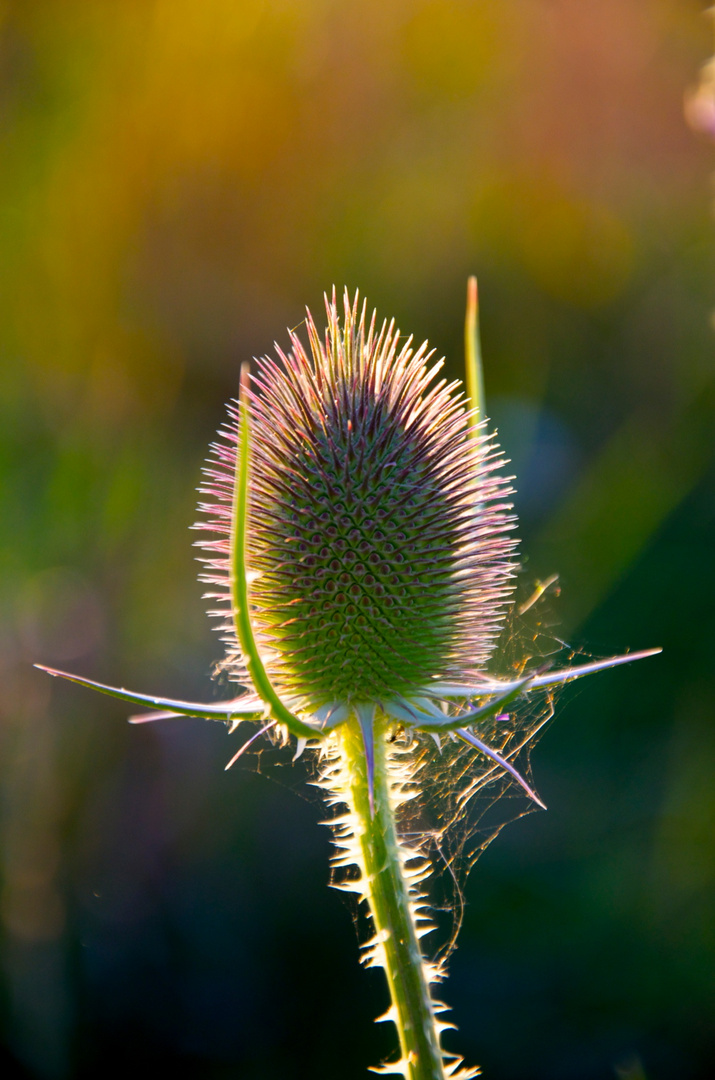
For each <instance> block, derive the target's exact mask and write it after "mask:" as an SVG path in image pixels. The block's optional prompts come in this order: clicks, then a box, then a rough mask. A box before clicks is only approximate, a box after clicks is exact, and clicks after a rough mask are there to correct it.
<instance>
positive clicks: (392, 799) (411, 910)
mask: <svg viewBox="0 0 715 1080" xmlns="http://www.w3.org/2000/svg"><path fill="white" fill-rule="evenodd" d="M375 728H376V730H375V776H374V813H372V814H371V812H370V803H369V796H368V783H367V775H366V763H365V747H364V743H363V736H362V732H361V730H360V726H359V724H358V722H357V720H356V719H355V718H352V719H351V720H349V721H348V722H347V723H345V724H343V725H342V726H341V727H340V729H339V730H338V732H337V733H336V734H337V736H338V739H339V748H340V756H341V759H342V765H343V777H344V781H345V788H346V790H345V791H344V792H343V794H344V796H345V797H346V798H347V799H348V800H349V806H350V810H351V811H352V814H351V816H352V818H353V822H352V824H353V829H354V841H355V843H354V845H353V850H354V851H355V855H356V857H358V858H359V864H360V870H361V873H362V881H361V882H360V888H361V892H362V894H363V895H364V897H365V899H366V900H367V901H368V904H369V906H370V913H371V915H372V921H373V924H374V928H375V934H376V946H375V962H376V963H377V964H380V963H382V964H383V965H384V967H385V973H386V975H387V982H388V986H389V989H390V997H391V999H392V1009H391V1011H390V1014H389V1015H390V1017H391V1019H393V1020H394V1022H395V1024H396V1026H397V1032H398V1035H399V1039H400V1049H401V1051H402V1062H401V1065H402V1066H404V1072H403V1075H404V1076H405V1077H406V1078H407V1080H444V1078H445V1072H444V1065H443V1058H442V1051H441V1049H440V1045H439V1025H438V1023H437V1022H436V1020H435V1003H434V1002H433V1000H432V996H431V994H430V990H429V984H428V980H427V977H426V972H425V962H424V959H423V956H422V953H421V950H420V946H419V938H418V933H417V928H416V926H415V906H416V905H415V901H416V900H417V896H416V894H415V891H414V889H413V893H412V896H411V895H410V887H409V883H408V880H407V877H406V874H405V861H406V859H409V858H410V857H412V853H411V852H410V851H408V850H406V849H405V847H404V846H403V845H401V843H400V840H399V839H398V836H397V831H396V828H395V803H396V793H397V791H398V787H399V780H396V779H395V776H394V773H393V771H392V770H394V768H395V766H394V763H391V761H390V754H389V752H388V743H387V739H386V729H385V725H384V722H383V723H381V722H380V720H376V723H375ZM391 764H392V768H391ZM408 873H409V871H408ZM368 948H369V946H368ZM386 1071H387V1070H386ZM396 1071H398V1070H396ZM399 1071H401V1072H402V1068H401V1069H400V1070H399Z"/></svg>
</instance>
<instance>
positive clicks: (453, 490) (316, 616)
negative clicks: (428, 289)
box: [204, 294, 513, 708]
mask: <svg viewBox="0 0 715 1080" xmlns="http://www.w3.org/2000/svg"><path fill="white" fill-rule="evenodd" d="M326 307H327V316H328V325H327V330H326V333H325V338H324V340H321V338H320V336H319V334H318V332H317V330H316V327H315V324H314V322H313V319H312V317H311V316H310V313H308V316H307V320H306V325H307V329H308V336H309V341H310V354H309V353H308V352H306V350H305V348H304V346H303V344H302V342H301V341H300V339H299V338H298V336H297V335H296V334H295V333H292V334H291V346H292V347H291V350H290V351H289V352H288V354H287V355H286V354H284V353H283V352H282V351H281V350H280V349H279V348H277V353H278V360H277V361H276V360H273V359H269V358H264V359H263V360H261V361H260V362H259V366H258V372H257V374H256V375H255V376H254V378H253V386H252V390H251V393H250V395H249V402H248V406H247V407H248V408H249V409H250V418H251V428H252V447H253V449H252V460H251V474H250V475H251V494H250V506H249V514H250V530H249V547H248V561H249V566H250V571H251V575H252V582H251V594H250V595H251V604H252V606H253V611H252V617H253V620H254V625H255V627H256V628H257V631H258V633H259V637H260V641H261V644H262V646H263V647H264V648H267V649H268V650H269V652H268V654H267V663H268V667H269V670H270V674H271V678H272V680H273V681H274V683H275V685H276V686H277V687H278V688H279V689H280V690H281V691H282V692H283V693H284V694H287V695H288V696H289V697H290V698H292V699H293V700H297V701H300V702H302V703H303V704H304V706H305V707H308V708H316V707H319V706H321V705H324V704H325V703H329V702H345V703H349V702H360V701H372V702H383V701H386V700H390V699H393V698H395V697H399V696H400V695H405V694H410V693H414V691H415V689H416V688H417V687H420V686H422V685H424V684H425V683H426V682H428V681H430V680H431V679H434V678H435V677H440V678H446V677H454V676H457V675H459V676H463V675H464V673H465V672H466V671H468V670H473V669H478V668H481V667H483V665H484V663H485V662H486V660H487V658H488V656H489V654H490V652H491V649H492V646H493V642H494V638H495V635H496V634H497V632H498V630H499V628H500V619H501V616H502V614H503V610H504V606H505V603H506V602H507V600H508V596H509V594H510V592H511V577H512V574H513V566H512V564H511V563H510V561H509V557H508V556H509V553H510V551H511V550H512V547H513V541H512V540H511V539H510V538H509V536H508V535H507V533H508V530H509V529H511V528H512V527H513V518H512V516H511V515H510V514H509V510H510V505H509V504H508V503H505V501H504V500H505V498H506V497H507V496H508V495H509V493H510V489H509V487H508V485H507V483H506V482H505V481H504V480H503V479H502V478H501V477H499V476H498V475H497V473H496V471H495V470H496V469H497V468H498V467H499V465H500V464H501V458H500V455H499V452H498V449H497V448H496V447H495V446H494V443H493V442H492V441H491V439H490V438H489V437H488V436H486V435H477V436H476V437H474V438H472V437H470V432H469V424H468V415H467V411H466V405H465V400H464V398H463V396H462V395H461V394H460V393H459V392H458V389H457V388H458V386H459V384H458V383H452V384H450V385H447V384H446V381H445V380H444V379H441V380H439V381H436V375H437V373H438V371H439V369H440V368H441V366H442V362H441V361H440V362H438V363H435V364H433V365H432V366H430V365H429V360H430V357H431V355H432V354H431V353H430V352H428V351H427V345H426V343H425V344H424V345H422V346H420V348H418V349H417V350H416V351H415V350H413V348H412V345H411V339H407V340H406V341H405V340H404V339H403V340H402V342H401V341H400V335H399V331H398V330H397V329H396V327H395V325H394V322H392V323H390V324H389V325H387V324H386V323H383V325H382V328H381V329H380V331H379V332H377V331H376V323H375V315H374V314H373V317H372V320H371V322H370V324H369V326H366V320H365V307H364V305H363V307H362V310H361V311H360V312H358V306H357V297H356V298H355V301H354V302H353V303H351V302H350V300H349V297H348V295H347V294H346V295H345V311H344V318H343V320H342V322H341V321H340V319H339V317H338V312H337V308H336V304H335V297H334V296H333V299H332V301H331V302H327V303H326ZM238 422H239V417H238V416H237V413H236V410H233V411H232V423H231V426H230V427H229V428H228V429H227V430H226V431H225V432H224V435H225V436H226V443H225V444H220V445H216V446H214V447H213V451H214V455H215V458H216V460H215V461H213V462H210V468H209V470H208V474H209V477H210V484H209V486H208V487H207V488H205V489H204V490H205V491H206V493H208V494H210V495H212V496H214V497H215V498H216V499H217V500H218V502H217V504H213V505H211V506H208V507H204V509H207V510H209V512H210V513H212V515H213V521H212V522H211V523H210V525H209V527H212V528H214V529H216V530H217V531H219V532H223V533H228V530H229V528H230V513H229V506H230V500H231V493H232V484H233V464H234V456H235V446H236V425H237V423H238ZM217 464H218V465H219V468H218V469H217V468H216V465H217ZM206 546H207V547H209V548H210V550H211V552H212V559H211V560H210V565H211V570H212V572H211V574H210V575H209V577H208V580H211V581H214V582H216V581H218V582H219V583H222V584H225V582H226V576H227V573H228V565H227V561H226V558H225V556H226V554H227V542H226V541H224V540H219V541H218V542H214V543H213V544H209V545H206ZM216 555H218V556H219V558H216V557H215V556H216ZM217 570H218V575H217V574H216V571H217ZM227 629H229V628H228V627H227ZM229 638H230V629H229Z"/></svg>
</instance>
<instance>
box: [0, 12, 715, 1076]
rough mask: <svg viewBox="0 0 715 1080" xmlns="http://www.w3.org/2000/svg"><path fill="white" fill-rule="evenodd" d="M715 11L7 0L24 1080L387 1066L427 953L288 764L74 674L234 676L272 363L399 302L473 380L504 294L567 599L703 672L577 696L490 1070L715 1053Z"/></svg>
mask: <svg viewBox="0 0 715 1080" xmlns="http://www.w3.org/2000/svg"><path fill="white" fill-rule="evenodd" d="M704 6H705V5H704V4H702V3H699V2H695V0H499V2H495V0H471V2H470V0H359V2H356V0H339V2H334V0H255V2H254V0H4V2H3V3H0V282H1V284H0V691H1V692H0V721H1V728H0V770H1V772H0V777H1V779H0V783H1V785H2V787H1V798H0V839H1V848H0V881H1V889H2V892H1V898H0V919H1V931H0V933H1V956H0V966H1V970H0V980H1V991H0V1014H1V1031H2V1041H3V1049H2V1051H1V1052H0V1063H1V1064H2V1065H3V1067H4V1075H6V1076H12V1077H39V1078H41V1080H44V1078H47V1080H55V1078H56V1080H63V1078H69V1077H82V1078H85V1077H86V1078H89V1077H92V1078H93V1077H96V1076H102V1077H104V1078H111V1077H114V1076H119V1075H125V1074H126V1072H127V1070H131V1069H135V1070H136V1069H140V1070H141V1069H143V1068H146V1067H149V1066H152V1067H155V1068H157V1069H166V1070H171V1075H172V1076H174V1077H179V1078H182V1077H187V1078H194V1077H196V1078H199V1077H200V1078H207V1080H208V1078H212V1080H213V1078H230V1077H231V1078H232V1077H241V1078H243V1080H254V1078H255V1080H258V1078H259V1077H260V1078H261V1080H270V1078H274V1077H275V1078H279V1077H280V1078H281V1080H293V1078H296V1080H298V1078H303V1077H305V1078H308V1077H310V1078H311V1080H335V1078H336V1077H338V1076H339V1077H340V1078H341V1080H351V1078H357V1077H363V1076H364V1075H366V1074H365V1069H366V1067H367V1065H368V1064H375V1063H377V1061H378V1060H379V1059H380V1058H381V1057H382V1056H384V1055H387V1054H388V1053H389V1052H390V1049H391V1047H392V1037H393V1033H392V1031H391V1030H387V1028H388V1027H389V1025H381V1026H380V1027H376V1026H374V1025H373V1024H372V1022H371V1021H372V1018H373V1017H374V1016H375V1015H377V1014H378V1013H379V1012H382V1011H383V1009H384V1008H385V1006H386V997H385V992H384V988H383V986H382V973H381V972H363V971H361V970H360V969H359V968H358V964H357V946H356V936H355V931H354V928H353V925H352V913H351V910H350V909H349V908H348V907H347V906H346V905H345V904H344V903H343V902H342V899H341V897H340V896H339V895H338V894H337V893H334V892H331V891H329V890H328V889H327V888H326V882H327V879H328V869H327V859H328V854H329V849H330V845H329V836H328V832H327V830H326V829H319V828H318V827H317V824H316V823H317V822H318V821H319V820H321V818H322V817H323V811H322V810H321V808H320V805H319V803H318V802H316V798H315V796H311V797H309V798H308V799H301V798H300V796H299V794H296V791H294V790H293V789H294V788H296V789H297V790H298V792H299V791H300V783H299V782H298V781H299V780H300V776H299V775H296V776H293V775H292V773H291V775H288V772H289V771H288V770H285V769H284V770H283V772H282V773H281V771H280V770H274V771H273V772H271V770H267V775H265V776H261V775H255V773H254V772H253V771H252V770H251V768H250V767H248V768H246V769H244V770H243V771H241V770H238V769H236V770H235V771H232V772H229V773H227V774H225V773H224V772H223V771H222V769H223V765H224V764H225V762H226V760H228V757H229V756H230V755H231V753H232V752H233V750H234V749H235V748H236V745H237V743H236V740H235V739H234V740H232V741H231V742H229V741H227V739H226V735H225V731H224V729H223V728H222V727H221V726H220V725H212V724H203V723H201V722H200V721H192V720H186V721H184V720H180V721H176V722H175V724H174V725H165V726H162V725H154V726H153V727H151V728H144V729H132V728H128V727H127V726H126V724H125V723H124V718H125V716H126V710H125V709H124V708H122V706H121V704H120V703H116V702H114V703H113V702H112V701H110V700H109V699H103V698H99V697H95V696H92V695H90V694H89V693H85V692H83V691H81V690H79V688H77V687H71V686H65V685H58V684H57V683H55V682H54V681H52V680H50V679H49V678H47V677H46V676H44V675H42V674H41V673H39V672H37V671H35V670H33V668H32V667H31V666H30V665H31V662H32V661H35V660H37V661H43V662H45V663H48V664H54V665H57V666H60V667H69V668H70V669H73V670H76V671H80V672H82V673H84V674H87V675H90V676H94V677H96V678H100V679H104V680H106V681H111V682H114V683H116V684H120V685H130V686H132V687H136V688H137V689H144V690H154V691H156V692H165V693H168V694H173V695H174V696H187V697H196V696H199V697H205V696H206V695H209V696H211V695H212V694H216V693H220V692H222V691H221V688H220V687H219V688H215V687H212V685H211V683H210V679H209V671H210V668H211V663H212V661H213V660H214V659H216V657H217V656H218V655H219V654H220V648H219V644H218V641H217V640H216V638H215V636H214V635H212V634H211V633H210V630H209V624H208V621H207V620H206V618H205V616H204V614H203V603H202V601H201V599H200V597H201V588H200V586H199V585H198V584H197V582H196V569H197V568H196V564H195V562H194V561H193V559H194V553H193V552H192V548H191V540H192V534H191V533H189V532H188V531H187V527H188V526H189V525H190V524H191V523H192V521H193V520H194V514H195V511H194V503H195V499H196V495H195V490H194V489H195V487H196V485H197V484H198V482H199V476H200V466H201V462H202V459H203V457H204V455H205V452H206V447H207V443H208V442H209V441H210V439H211V437H212V433H213V432H214V430H215V429H216V427H217V426H218V424H219V423H221V422H222V420H223V417H224V409H223V405H224V402H225V401H226V400H227V399H228V398H229V397H231V396H233V395H234V394H235V392H236V388H237V380H238V368H239V364H240V362H241V361H242V360H245V359H246V358H249V357H250V356H252V355H255V354H262V353H264V352H266V351H268V350H270V348H271V347H272V342H273V340H274V339H275V338H277V339H278V341H279V342H281V343H282V344H285V342H286V334H285V329H284V328H285V327H287V326H296V325H298V324H299V323H300V321H301V319H302V317H303V311H304V305H305V304H306V303H307V304H309V305H310V306H311V307H312V308H313V310H314V311H315V312H316V314H319V313H320V308H321V302H322V301H321V297H322V293H323V290H325V289H329V288H330V287H331V286H332V285H333V284H336V285H337V286H338V288H340V287H342V286H343V285H348V286H349V287H350V288H351V289H352V288H355V287H359V288H360V290H361V292H362V293H363V294H364V295H366V296H367V297H368V299H369V301H370V303H371V304H374V305H375V306H376V307H377V308H378V311H379V313H380V314H381V315H387V316H393V315H394V316H395V317H396V318H397V320H398V323H399V325H400V326H401V327H402V328H403V329H404V330H406V331H410V332H412V333H414V334H415V335H416V337H417V338H418V339H419V340H421V339H423V338H424V337H428V338H429V339H430V342H431V343H432V344H433V345H434V346H435V347H436V349H437V350H438V352H439V353H440V354H441V353H444V354H445V355H446V356H447V358H448V364H449V366H450V371H451V373H452V374H454V375H458V374H459V373H460V371H461V366H460V365H461V356H462V344H461V334H462V318H463V305H464V290H465V282H466V277H467V275H468V274H469V273H477V274H478V275H479V280H480V292H481V299H482V328H483V343H484V352H485V358H486V359H485V365H486V382H487V390H488V403H489V412H490V413H491V415H492V416H493V417H494V419H495V421H496V422H497V423H498V425H499V429H500V433H501V437H502V443H503V444H504V446H505V448H506V450H507V452H508V453H509V455H510V456H511V458H512V460H513V462H514V468H515V471H516V472H517V474H518V477H519V482H518V487H519V494H518V497H517V509H518V511H519V513H520V516H521V519H522V524H521V537H522V550H523V552H524V569H523V582H524V585H523V588H524V590H525V591H528V590H529V589H530V588H531V587H533V582H534V581H535V580H536V579H538V578H544V577H545V576H547V575H549V574H551V573H553V572H555V571H558V572H559V573H560V575H561V595H560V597H559V598H558V600H555V601H554V603H553V610H554V612H555V613H556V616H557V619H558V625H557V627H556V629H555V633H556V634H557V635H558V636H560V637H561V638H563V639H564V640H566V641H567V642H569V644H572V645H575V646H584V647H585V648H587V649H588V650H590V651H591V652H592V653H594V654H596V655H609V654H611V653H614V652H617V651H620V650H623V649H625V648H627V647H632V648H644V647H648V646H653V645H662V646H664V648H665V652H664V654H663V656H662V657H661V658H659V659H657V660H648V661H646V662H643V663H642V664H639V665H636V666H634V667H633V668H623V669H620V670H618V671H613V672H610V673H608V674H603V675H600V676H598V677H597V678H594V679H593V680H592V681H590V682H588V684H587V685H583V686H580V687H578V688H576V687H574V688H571V689H569V690H568V691H567V692H566V693H565V694H564V696H563V699H562V701H561V705H560V711H559V717H558V719H557V722H556V724H555V725H554V726H553V727H552V728H551V729H550V731H549V733H548V735H547V736H546V737H545V738H544V739H543V741H542V742H541V743H540V744H539V746H538V748H537V749H536V750H535V752H534V755H533V765H534V774H535V777H536V781H537V785H538V789H539V791H540V793H541V794H542V795H543V796H544V798H545V799H546V801H547V802H548V804H549V807H550V811H549V813H548V814H533V815H530V816H529V817H528V818H525V819H523V820H521V821H519V822H518V823H515V824H514V825H512V826H511V827H510V828H509V829H507V830H506V831H505V832H504V833H503V834H502V835H501V836H500V838H499V840H498V841H497V842H495V843H494V844H493V845H492V846H491V847H490V848H489V849H488V851H487V852H486V854H485V855H484V856H483V857H482V859H481V861H480V863H479V864H478V866H477V868H476V870H475V871H474V872H473V874H472V876H471V877H470V879H469V883H468V886H467V890H466V899H467V909H466V916H465V925H464V928H463V931H462V935H461V939H460V947H459V948H458V950H457V952H456V954H455V956H454V957H453V959H452V962H451V979H450V980H449V983H448V985H447V987H446V988H445V996H446V999H447V1000H448V1001H449V1002H450V1003H451V1004H453V1006H454V1014H453V1015H454V1018H455V1020H456V1022H457V1023H458V1025H459V1029H460V1030H459V1033H458V1034H457V1035H454V1036H452V1037H451V1042H450V1045H451V1046H453V1047H454V1048H455V1049H459V1050H460V1051H461V1052H462V1053H464V1054H465V1055H466V1057H467V1059H468V1061H469V1062H472V1063H473V1062H475V1061H476V1062H479V1063H481V1064H482V1066H483V1068H484V1071H485V1075H486V1076H487V1077H489V1078H490V1080H606V1078H621V1080H638V1078H642V1077H644V1076H646V1077H648V1080H661V1078H662V1080H666V1078H676V1077H677V1078H678V1080H695V1078H705V1077H709V1076H710V1075H711V1068H712V1062H713V1061H714V1060H715V1034H714V1023H713V1021H714V1005H715V980H714V976H713V971H714V967H715V921H714V920H713V910H714V908H713V900H714V899H715V898H714V896H713V892H714V890H713V884H714V879H715V858H714V855H713V825H714V824H715V785H714V784H713V759H714V755H713V749H714V748H715V729H714V727H713V690H714V685H713V684H714V681H715V674H714V673H713V665H712V656H713V653H714V652H715V629H714V625H715V624H714V621H713V610H714V608H715V557H714V556H715V498H714V497H715V469H714V468H713V461H714V458H715V441H714V440H713V430H714V425H715V378H714V375H715V364H714V352H713V329H712V308H713V304H714V303H715V259H714V257H713V256H714V253H715V233H714V231H713V225H712V222H711V209H710V197H711V196H710V173H711V170H712V168H713V164H714V161H713V152H712V147H711V145H710V144H708V143H707V142H706V141H705V140H704V139H703V138H701V137H698V136H696V135H695V134H693V133H692V132H691V131H689V130H688V128H687V126H686V124H685V121H684V119H683V95H684V92H685V91H686V89H687V88H688V86H690V85H692V84H693V83H694V82H695V81H696V80H697V72H698V68H699V66H700V64H702V63H703V62H704V60H705V59H706V58H707V55H708V52H709V50H710V47H711V28H710V27H709V26H708V23H707V20H706V19H704V18H703V10H704Z"/></svg>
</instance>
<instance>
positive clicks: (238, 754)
mask: <svg viewBox="0 0 715 1080" xmlns="http://www.w3.org/2000/svg"><path fill="white" fill-rule="evenodd" d="M275 724H276V721H275V720H271V721H270V723H268V724H264V726H263V727H262V728H260V729H259V730H258V731H257V732H256V733H255V734H254V735H251V737H250V739H248V740H247V741H246V742H245V743H244V744H243V746H242V747H241V749H240V750H238V751H237V752H236V753H235V754H234V755H233V757H232V758H231V760H230V761H229V763H228V765H227V766H226V768H225V769H224V772H228V770H229V769H230V768H231V766H232V765H235V764H236V762H237V761H238V759H239V758H240V757H241V754H243V752H244V750H248V748H249V746H250V745H251V743H254V742H255V741H256V739H258V738H260V736H261V735H265V733H266V732H267V731H268V729H269V728H272V727H275Z"/></svg>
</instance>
